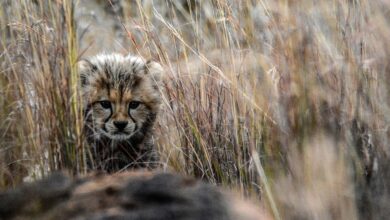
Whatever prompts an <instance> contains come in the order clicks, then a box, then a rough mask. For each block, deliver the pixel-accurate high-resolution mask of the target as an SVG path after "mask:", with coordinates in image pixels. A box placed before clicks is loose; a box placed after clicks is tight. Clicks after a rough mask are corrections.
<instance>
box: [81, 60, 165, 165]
mask: <svg viewBox="0 0 390 220" xmlns="http://www.w3.org/2000/svg"><path fill="white" fill-rule="evenodd" d="M79 72H80V81H81V82H80V84H81V93H82V99H83V102H84V103H83V104H84V120H85V123H84V131H85V134H86V136H87V140H88V142H89V144H90V146H91V148H90V149H91V155H92V156H91V157H89V158H90V159H89V160H88V163H89V164H88V166H89V168H90V169H98V170H104V171H107V172H115V171H120V170H124V169H127V168H153V167H155V166H156V163H157V159H158V157H157V152H156V150H155V149H154V147H153V141H152V128H153V124H154V122H155V120H156V115H157V113H158V111H159V106H160V102H161V95H160V91H159V87H158V84H159V82H160V78H161V74H162V72H163V69H162V67H161V66H160V64H158V63H156V62H153V61H145V60H144V59H143V58H141V57H137V56H132V55H128V56H123V55H120V54H101V55H97V56H95V57H92V58H91V59H88V60H82V61H80V62H79Z"/></svg>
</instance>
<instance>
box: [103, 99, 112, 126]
mask: <svg viewBox="0 0 390 220" xmlns="http://www.w3.org/2000/svg"><path fill="white" fill-rule="evenodd" d="M111 116H112V104H111V107H110V115H109V116H108V117H107V118H106V119H104V124H103V130H104V131H107V128H106V123H107V122H108V121H109V120H110V118H111Z"/></svg>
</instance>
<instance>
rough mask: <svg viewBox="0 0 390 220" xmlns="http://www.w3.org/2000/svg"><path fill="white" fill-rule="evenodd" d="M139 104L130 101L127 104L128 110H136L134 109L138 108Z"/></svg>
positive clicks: (138, 102)
mask: <svg viewBox="0 0 390 220" xmlns="http://www.w3.org/2000/svg"><path fill="white" fill-rule="evenodd" d="M140 104H141V102H140V101H131V102H130V103H129V108H130V109H136V108H138V106H139V105H140Z"/></svg>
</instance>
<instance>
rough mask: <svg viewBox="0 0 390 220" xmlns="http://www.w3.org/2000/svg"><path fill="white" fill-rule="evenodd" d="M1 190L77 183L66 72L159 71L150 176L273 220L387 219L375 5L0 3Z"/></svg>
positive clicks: (115, 0) (384, 1) (382, 2)
mask: <svg viewBox="0 0 390 220" xmlns="http://www.w3.org/2000/svg"><path fill="white" fill-rule="evenodd" d="M0 18H1V20H0V30H1V31H0V34H1V37H0V38H1V44H0V108H1V110H0V186H1V188H6V187H13V186H16V185H18V184H20V183H21V182H23V181H33V180H36V179H40V178H42V177H43V176H46V175H47V174H49V173H50V172H52V171H55V170H68V171H69V172H71V173H73V174H75V175H82V174H85V172H86V167H85V163H86V158H87V157H88V155H89V149H88V145H87V144H86V142H85V139H84V136H83V133H82V126H83V119H82V114H81V108H80V107H81V106H82V104H81V102H80V100H79V91H78V73H77V61H78V60H79V59H80V58H87V57H89V56H93V55H95V54H97V53H102V52H106V53H111V52H117V53H122V54H127V53H131V54H135V55H140V56H143V57H145V58H148V59H153V60H155V61H158V62H160V63H161V64H162V65H163V66H164V69H165V75H164V86H163V87H162V88H161V93H162V95H163V105H162V110H161V112H160V114H159V116H158V123H157V126H156V128H155V135H154V139H155V143H156V146H157V147H158V149H159V151H160V153H161V155H162V157H161V165H162V167H163V169H164V170H170V171H175V172H179V173H182V174H186V175H190V176H194V177H197V178H200V179H203V180H205V181H207V182H210V183H212V184H216V185H221V186H223V187H225V188H228V189H233V190H235V191H237V192H238V193H239V194H241V195H242V196H246V197H249V198H252V199H253V200H255V201H257V203H258V204H259V206H262V207H264V208H265V209H266V210H268V211H269V212H270V213H272V215H273V217H274V218H275V219H386V218H387V217H388V216H389V215H390V191H389V190H390V162H389V156H390V155H389V154H390V145H389V144H390V142H389V138H390V130H389V125H390V124H389V122H390V109H389V108H390V105H389V104H390V97H389V95H390V93H389V85H390V64H389V61H390V41H389V39H390V1H388V0H373V1H370V0H333V1H330V0H301V1H293V0H244V1H238V0H213V1H211V0H210V1H206V0H178V1H173V0H161V1H157V0H156V1H153V0H89V1H86V0H79V1H71V0H69V1H65V0H42V1H37V0H17V1H11V0H2V1H1V3H0Z"/></svg>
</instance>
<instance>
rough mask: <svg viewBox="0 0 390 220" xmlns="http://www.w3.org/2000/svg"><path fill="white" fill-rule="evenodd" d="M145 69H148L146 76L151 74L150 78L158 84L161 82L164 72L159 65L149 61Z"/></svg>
mask: <svg viewBox="0 0 390 220" xmlns="http://www.w3.org/2000/svg"><path fill="white" fill-rule="evenodd" d="M145 67H146V74H150V76H151V77H152V78H153V79H154V80H155V81H156V82H160V81H161V77H162V74H163V71H164V70H163V68H162V67H161V65H160V64H159V63H157V62H154V61H152V60H148V61H146V65H145Z"/></svg>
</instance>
